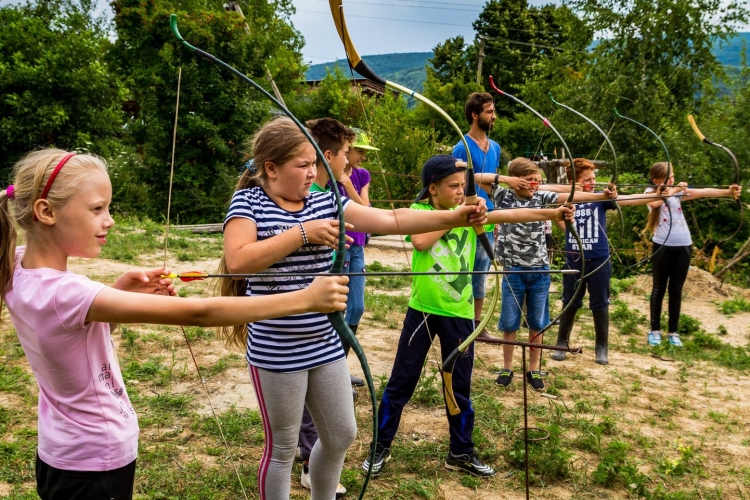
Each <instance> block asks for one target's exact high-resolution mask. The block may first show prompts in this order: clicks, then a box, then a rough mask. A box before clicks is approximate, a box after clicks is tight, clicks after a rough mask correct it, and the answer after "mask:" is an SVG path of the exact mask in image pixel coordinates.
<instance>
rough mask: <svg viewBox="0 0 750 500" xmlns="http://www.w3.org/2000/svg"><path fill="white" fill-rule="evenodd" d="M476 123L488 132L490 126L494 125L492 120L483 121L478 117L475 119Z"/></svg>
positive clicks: (490, 128)
mask: <svg viewBox="0 0 750 500" xmlns="http://www.w3.org/2000/svg"><path fill="white" fill-rule="evenodd" d="M477 125H478V126H479V128H480V129H482V130H484V131H485V132H489V131H490V130H492V126H493V125H494V123H493V121H492V120H487V121H484V120H482V118H481V117H480V118H479V119H478V120H477Z"/></svg>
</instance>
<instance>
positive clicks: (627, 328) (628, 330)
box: [609, 301, 647, 335]
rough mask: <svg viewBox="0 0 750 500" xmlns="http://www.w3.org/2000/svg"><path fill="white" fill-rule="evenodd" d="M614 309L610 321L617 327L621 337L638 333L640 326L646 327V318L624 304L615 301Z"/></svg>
mask: <svg viewBox="0 0 750 500" xmlns="http://www.w3.org/2000/svg"><path fill="white" fill-rule="evenodd" d="M614 304H615V308H614V310H613V311H612V312H611V313H610V316H609V317H610V320H611V321H612V322H613V323H614V324H615V325H616V326H617V328H618V329H619V330H620V333H621V334H623V335H631V334H634V333H640V332H641V330H642V326H643V325H646V324H647V323H646V316H644V315H643V314H641V313H639V312H638V311H636V310H635V309H631V308H630V307H628V305H627V304H626V303H625V302H621V301H615V302H614Z"/></svg>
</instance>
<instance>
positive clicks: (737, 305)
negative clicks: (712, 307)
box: [719, 296, 750, 317]
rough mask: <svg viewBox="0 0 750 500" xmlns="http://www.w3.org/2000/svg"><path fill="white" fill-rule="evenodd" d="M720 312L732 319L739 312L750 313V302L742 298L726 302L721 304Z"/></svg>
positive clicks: (738, 297)
mask: <svg viewBox="0 0 750 500" xmlns="http://www.w3.org/2000/svg"><path fill="white" fill-rule="evenodd" d="M719 312H720V313H721V314H723V315H725V316H730V317H731V316H732V315H734V314H736V313H738V312H750V301H748V300H747V299H745V298H744V297H741V296H737V297H734V298H733V299H730V300H725V301H723V302H721V303H720V304H719Z"/></svg>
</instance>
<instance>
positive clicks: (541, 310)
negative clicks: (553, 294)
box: [497, 266, 550, 333]
mask: <svg viewBox="0 0 750 500" xmlns="http://www.w3.org/2000/svg"><path fill="white" fill-rule="evenodd" d="M504 270H506V271H518V270H537V271H547V270H549V267H546V266H545V267H522V266H505V267H504ZM549 284H550V276H549V274H543V273H539V274H537V273H531V274H506V275H503V288H502V290H503V295H502V297H503V304H502V309H501V311H500V321H499V322H498V324H497V328H498V329H499V330H500V331H501V332H503V333H512V332H515V331H518V329H519V328H520V327H521V314H522V312H523V305H524V302H525V303H526V323H528V325H529V330H530V331H532V332H538V331H539V330H541V329H542V328H544V327H545V326H547V323H549Z"/></svg>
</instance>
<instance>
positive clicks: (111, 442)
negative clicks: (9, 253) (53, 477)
mask: <svg viewBox="0 0 750 500" xmlns="http://www.w3.org/2000/svg"><path fill="white" fill-rule="evenodd" d="M24 250H25V248H24V247H19V248H18V249H16V264H15V267H14V270H13V288H12V289H11V290H10V291H9V292H8V293H7V294H6V295H5V303H6V304H7V306H8V311H10V317H11V319H12V321H13V325H14V326H15V327H16V332H17V333H18V339H19V340H20V341H21V346H23V350H24V352H25V353H26V358H27V359H28V360H29V364H30V365H31V369H32V371H33V372H34V375H35V376H36V380H37V384H38V385H39V422H38V428H39V437H38V439H39V447H38V451H39V458H40V459H41V460H42V461H43V462H44V463H46V464H47V465H50V466H52V467H55V468H57V469H63V470H73V471H108V470H113V469H118V468H120V467H124V466H125V465H128V464H129V463H131V462H132V461H133V460H135V459H136V457H137V456H138V419H137V417H136V414H135V411H134V410H133V406H132V405H131V404H130V399H129V398H128V394H127V392H126V391H125V384H124V383H123V379H122V374H121V373H120V364H119V362H118V361H117V354H116V353H115V350H114V345H113V343H112V338H111V337H110V331H109V324H108V323H98V322H89V323H86V314H87V313H88V310H89V307H90V306H91V303H92V302H93V301H94V298H95V297H96V295H97V294H98V293H99V292H100V291H101V290H102V289H103V288H104V285H103V284H101V283H97V282H94V281H91V280H89V279H88V278H87V277H85V276H81V275H79V274H75V273H72V272H70V271H58V270H56V269H50V268H40V269H24V268H23V267H21V258H22V257H23V252H24Z"/></svg>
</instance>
